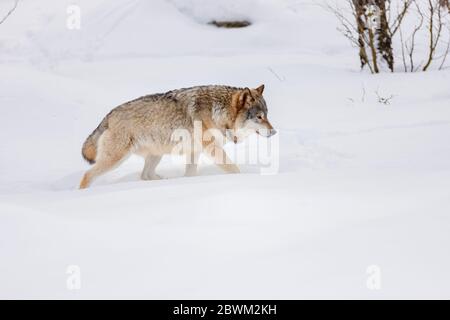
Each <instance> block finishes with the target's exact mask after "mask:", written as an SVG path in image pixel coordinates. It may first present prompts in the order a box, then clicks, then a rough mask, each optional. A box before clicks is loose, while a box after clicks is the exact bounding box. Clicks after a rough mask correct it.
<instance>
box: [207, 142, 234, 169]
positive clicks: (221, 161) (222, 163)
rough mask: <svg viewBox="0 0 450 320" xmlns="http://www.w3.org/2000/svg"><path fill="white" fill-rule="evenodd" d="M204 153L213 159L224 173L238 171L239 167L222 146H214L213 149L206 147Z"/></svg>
mask: <svg viewBox="0 0 450 320" xmlns="http://www.w3.org/2000/svg"><path fill="white" fill-rule="evenodd" d="M205 153H206V154H207V155H208V156H209V157H211V159H213V160H214V163H215V164H216V165H217V166H218V167H219V168H221V169H222V170H223V171H225V172H226V173H240V172H241V171H240V170H239V167H238V166H237V165H235V164H234V163H233V161H231V159H230V158H228V156H227V154H226V153H225V150H223V148H222V147H219V146H215V147H214V150H211V148H206V150H205Z"/></svg>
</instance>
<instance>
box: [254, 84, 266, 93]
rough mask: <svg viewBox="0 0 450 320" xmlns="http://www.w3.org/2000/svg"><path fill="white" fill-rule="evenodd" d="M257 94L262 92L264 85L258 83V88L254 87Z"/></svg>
mask: <svg viewBox="0 0 450 320" xmlns="http://www.w3.org/2000/svg"><path fill="white" fill-rule="evenodd" d="M255 90H256V91H257V92H258V93H259V94H263V92H264V85H263V84H262V85H260V86H259V87H258V88H256V89H255Z"/></svg>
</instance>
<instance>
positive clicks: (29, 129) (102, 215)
mask: <svg viewBox="0 0 450 320" xmlns="http://www.w3.org/2000/svg"><path fill="white" fill-rule="evenodd" d="M69 4H71V2H69V1H58V2H55V1H50V0H45V1H43V0H41V1H39V2H36V1H31V0H24V1H21V2H20V4H19V7H18V9H17V11H16V12H15V13H14V14H13V15H12V16H11V17H10V18H9V19H8V20H7V21H6V22H5V23H4V24H3V25H0V48H1V50H0V73H1V75H2V76H1V77H0V88H1V89H0V108H1V109H0V112H1V113H0V115H1V117H0V128H1V129H0V150H1V155H0V298H50V297H52V298H194V299H195V298H235V299H236V298H256V299H257V298H265V299H271V298H288V299H291V298H449V297H450V276H449V274H448V270H449V269H450V257H449V254H448V252H450V232H449V230H450V217H449V211H450V161H449V160H450V144H449V142H448V137H449V136H450V109H449V101H450V92H449V90H448V81H449V76H450V74H449V71H448V70H444V71H440V72H438V71H432V72H428V73H416V74H401V73H396V74H387V73H386V74H380V75H376V76H373V75H370V74H368V73H367V72H360V71H359V68H358V63H357V62H358V61H357V59H356V58H355V57H354V54H355V52H354V50H353V49H352V48H351V47H349V45H348V43H347V42H346V40H345V39H344V38H343V37H342V36H341V35H340V34H339V33H338V32H337V31H336V30H335V27H336V21H335V20H334V17H333V16H332V15H330V13H328V12H326V11H325V10H324V9H323V8H322V7H320V6H318V5H317V4H316V3H314V1H308V0H304V1H275V0H271V1H255V0H253V1H250V0H247V1H242V0H241V1H237V0H236V1H214V2H213V1H200V0H196V1H190V2H189V4H191V6H188V5H186V2H184V1H174V0H173V1H163V0H152V1H139V0H134V1H130V0H129V1H119V0H114V1H112V0H109V1H106V0H96V1H92V0H91V1H87V0H83V1H78V2H77V4H78V5H79V6H80V8H81V10H82V11H81V12H82V15H81V18H82V20H81V30H68V29H67V28H66V19H67V14H66V8H67V5H69ZM0 5H1V6H0V9H1V10H2V11H1V12H3V11H5V8H7V7H8V3H7V1H2V2H1V3H0ZM243 12H246V13H245V14H243ZM212 18H248V19H250V20H251V21H252V22H253V25H252V26H251V27H248V28H245V29H239V30H223V29H217V28H214V27H212V26H208V25H205V22H207V21H208V20H209V19H212ZM319 25H320V27H316V28H314V26H319ZM212 83H214V84H230V85H237V86H245V85H248V86H253V87H256V86H257V85H259V84H261V83H265V85H266V92H265V96H266V101H267V103H268V107H269V117H270V120H271V122H272V123H273V124H274V126H275V127H276V128H277V129H278V130H279V136H278V137H279V141H280V168H279V173H278V174H276V175H260V174H258V169H257V168H255V166H249V165H247V166H245V165H244V166H242V171H243V172H242V174H239V175H224V174H222V173H221V172H220V170H218V169H216V168H215V167H214V166H212V165H209V164H203V165H202V166H201V167H200V176H198V177H193V178H183V177H182V175H183V166H182V165H181V164H180V163H178V164H177V163H174V161H173V160H172V159H170V158H169V157H166V158H165V159H164V160H163V163H162V164H161V166H160V167H159V168H158V173H160V174H161V175H163V176H165V177H169V179H164V180H161V181H151V182H146V181H140V180H139V174H140V170H141V169H142V166H143V161H142V160H141V159H140V158H137V157H132V158H130V159H129V160H128V161H127V162H126V163H124V164H123V165H122V166H121V167H119V168H118V169H116V170H115V171H113V172H111V173H109V174H107V175H105V176H104V177H102V178H100V179H99V180H98V181H97V182H96V183H94V185H93V187H92V188H90V189H88V190H84V191H78V190H77V189H76V187H77V185H78V182H79V180H80V178H81V176H82V174H83V171H84V170H86V169H87V168H88V165H87V164H86V163H85V162H83V160H82V158H81V155H80V148H81V144H82V143H83V141H84V139H85V138H86V137H87V135H88V134H89V133H90V132H91V131H92V130H93V129H94V128H95V126H96V125H97V124H98V122H99V121H100V120H101V118H102V117H103V116H104V115H105V114H106V113H107V112H108V111H109V110H110V109H111V108H113V107H114V106H116V105H118V104H120V103H122V102H125V101H127V100H130V99H133V98H136V97H138V96H141V95H144V94H148V93H152V92H162V91H166V90H170V89H173V88H178V87H187V86H191V85H197V84H212ZM376 91H377V92H378V93H379V94H380V95H383V96H390V95H394V97H393V98H392V100H391V103H390V104H389V105H384V104H380V103H378V102H377V96H376V94H375V92H376ZM70 265H77V266H79V267H80V270H81V283H82V286H81V289H80V290H68V289H67V287H66V281H67V278H68V275H67V274H66V270H67V267H68V266H70ZM370 265H376V266H378V267H379V268H380V271H381V284H382V286H381V289H380V290H369V289H368V288H367V286H366V281H367V279H368V276H369V275H368V274H367V273H366V270H367V267H368V266H370Z"/></svg>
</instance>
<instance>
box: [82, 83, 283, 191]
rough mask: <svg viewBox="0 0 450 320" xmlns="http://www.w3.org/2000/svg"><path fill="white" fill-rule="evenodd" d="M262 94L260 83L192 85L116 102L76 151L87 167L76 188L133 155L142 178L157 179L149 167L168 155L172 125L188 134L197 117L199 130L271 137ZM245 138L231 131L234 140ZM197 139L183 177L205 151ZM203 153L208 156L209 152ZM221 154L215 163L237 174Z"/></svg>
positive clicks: (190, 173)
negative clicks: (250, 85) (139, 161)
mask: <svg viewBox="0 0 450 320" xmlns="http://www.w3.org/2000/svg"><path fill="white" fill-rule="evenodd" d="M263 92H264V85H260V86H259V87H257V88H255V89H249V88H248V87H245V88H239V87H232V86H223V85H207V86H195V87H190V88H182V89H176V90H172V91H168V92H166V93H157V94H150V95H146V96H142V97H140V98H137V99H135V100H132V101H129V102H126V103H124V104H122V105H119V106H118V107H116V108H114V109H113V110H112V111H111V112H110V113H108V114H107V115H106V117H105V118H104V119H103V120H102V121H101V122H100V124H99V125H98V127H97V128H96V129H95V130H94V131H93V132H92V133H91V134H90V135H89V137H88V138H87V139H86V141H85V142H84V144H83V148H82V155H83V157H84V159H85V160H86V161H88V162H89V163H90V164H93V167H92V168H91V169H90V170H88V171H87V172H86V173H85V174H84V176H83V178H82V180H81V182H80V186H79V187H80V189H84V188H87V187H89V186H90V185H91V183H92V181H93V180H94V179H95V178H96V177H98V176H99V175H102V174H104V173H106V172H108V171H110V170H112V169H114V168H116V167H117V166H119V164H120V163H121V162H122V161H124V160H125V159H126V158H127V157H128V156H129V155H130V154H133V153H134V154H137V155H140V156H142V157H144V159H145V165H144V169H143V171H142V174H141V178H142V179H143V180H157V179H160V177H159V176H158V175H157V174H156V173H155V169H156V166H157V165H158V163H159V162H160V160H161V158H162V156H163V155H165V154H169V153H171V152H172V149H173V148H174V147H175V145H176V142H175V141H173V138H172V133H173V132H174V131H175V130H178V129H184V130H187V131H188V132H190V133H192V132H193V131H194V123H196V122H197V121H199V123H201V126H202V130H205V131H206V130H210V129H214V130H216V131H218V132H220V133H221V134H222V135H223V136H226V137H230V134H229V132H238V130H240V129H248V130H247V131H249V130H250V131H253V132H256V133H258V134H260V135H262V136H265V137H270V136H272V135H274V134H275V133H276V131H275V129H274V128H273V126H272V125H271V124H270V122H269V120H268V118H267V112H268V110H267V105H266V101H265V100H264V98H263ZM197 123H198V122H197ZM245 137H246V136H245V135H238V134H233V133H232V134H231V138H232V140H233V141H234V143H238V142H240V141H242V140H243V139H244V138H245ZM197 143H198V144H200V145H201V146H202V147H203V149H201V150H200V151H199V150H198V148H193V149H192V150H191V151H190V152H189V154H186V157H187V158H189V160H190V161H187V164H186V172H185V175H186V176H193V175H196V173H197V162H198V157H199V156H200V153H201V152H205V147H206V144H205V142H204V141H197ZM216 147H217V148H219V149H220V148H221V146H220V145H219V146H216ZM216 150H217V149H216ZM220 150H221V151H223V149H220ZM205 153H207V154H208V153H209V154H208V155H209V156H211V157H213V154H211V151H208V152H205ZM223 154H224V155H225V156H224V157H225V161H223V162H222V161H221V162H216V164H217V165H218V166H219V167H220V168H221V169H222V170H224V171H225V172H227V173H239V168H238V167H237V165H235V164H234V163H232V162H231V160H230V159H229V158H228V157H227V156H226V154H225V152H224V151H223Z"/></svg>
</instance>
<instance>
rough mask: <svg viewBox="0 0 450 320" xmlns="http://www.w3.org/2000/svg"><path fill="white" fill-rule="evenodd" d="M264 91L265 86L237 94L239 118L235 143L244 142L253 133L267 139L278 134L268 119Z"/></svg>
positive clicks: (237, 118) (235, 124)
mask: <svg viewBox="0 0 450 320" xmlns="http://www.w3.org/2000/svg"><path fill="white" fill-rule="evenodd" d="M263 91H264V85H261V86H259V87H258V88H256V89H249V88H245V89H242V90H241V91H239V93H238V94H237V101H236V110H237V116H236V121H235V123H234V134H233V140H234V142H235V143H237V142H240V141H242V140H243V139H244V138H245V137H247V136H248V135H249V134H251V133H253V132H256V133H257V134H259V135H261V136H264V137H267V138H268V137H271V136H273V135H274V134H275V133H277V132H276V130H275V129H274V128H273V127H272V125H271V124H270V122H269V119H268V118H267V105H266V101H265V100H264V98H263V96H262V94H263Z"/></svg>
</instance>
